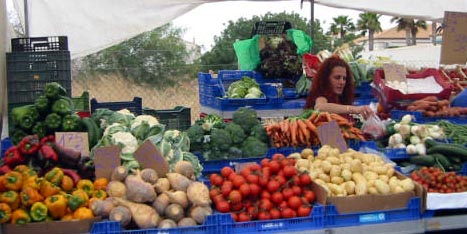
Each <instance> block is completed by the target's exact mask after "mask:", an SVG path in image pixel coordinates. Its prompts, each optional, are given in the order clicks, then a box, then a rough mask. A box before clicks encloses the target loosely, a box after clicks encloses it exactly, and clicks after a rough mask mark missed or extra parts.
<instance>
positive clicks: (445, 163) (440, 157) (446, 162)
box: [431, 153, 451, 168]
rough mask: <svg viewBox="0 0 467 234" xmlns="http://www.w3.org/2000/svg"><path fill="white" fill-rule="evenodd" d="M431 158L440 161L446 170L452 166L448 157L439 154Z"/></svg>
mask: <svg viewBox="0 0 467 234" xmlns="http://www.w3.org/2000/svg"><path fill="white" fill-rule="evenodd" d="M431 156H433V158H434V159H435V161H438V162H439V163H440V164H441V165H442V166H443V167H444V168H448V167H450V166H451V163H450V162H449V159H448V158H447V157H446V156H444V155H442V154H439V153H436V154H432V155H431Z"/></svg>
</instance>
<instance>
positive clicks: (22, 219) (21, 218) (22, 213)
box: [11, 209, 31, 224]
mask: <svg viewBox="0 0 467 234" xmlns="http://www.w3.org/2000/svg"><path fill="white" fill-rule="evenodd" d="M29 222H31V217H29V214H28V212H27V211H26V210H24V209H17V210H15V211H13V213H12V214H11V223H12V224H27V223H29Z"/></svg>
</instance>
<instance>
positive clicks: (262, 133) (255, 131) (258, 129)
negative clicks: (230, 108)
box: [250, 124, 269, 143]
mask: <svg viewBox="0 0 467 234" xmlns="http://www.w3.org/2000/svg"><path fill="white" fill-rule="evenodd" d="M250 136H252V137H255V138H257V139H258V140H260V141H262V142H264V143H268V140H269V137H268V134H267V133H266V129H264V126H263V125H262V124H258V125H255V126H254V127H253V128H252V129H251V132H250Z"/></svg>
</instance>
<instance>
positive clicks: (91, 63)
mask: <svg viewBox="0 0 467 234" xmlns="http://www.w3.org/2000/svg"><path fill="white" fill-rule="evenodd" d="M182 32H183V31H182V29H180V28H176V27H173V26H172V24H166V25H163V26H161V27H159V28H156V29H154V30H152V31H149V32H145V33H142V34H140V35H138V36H136V37H134V38H131V39H129V40H127V41H124V42H122V43H120V44H117V45H115V46H112V47H110V48H107V49H104V50H102V51H100V52H98V53H95V54H92V55H88V56H86V57H85V58H84V59H83V67H84V68H83V69H81V70H80V71H81V74H78V75H84V74H86V73H100V74H109V73H110V74H112V73H114V74H121V75H122V76H123V77H125V78H126V79H130V80H133V81H134V82H136V83H145V84H151V85H153V86H154V87H156V88H163V87H167V86H173V85H175V84H177V78H175V77H181V76H183V75H184V74H187V72H188V71H189V70H188V66H187V65H186V63H185V61H186V58H187V56H188V52H187V49H186V47H185V44H184V42H183V40H182V39H181V35H182Z"/></svg>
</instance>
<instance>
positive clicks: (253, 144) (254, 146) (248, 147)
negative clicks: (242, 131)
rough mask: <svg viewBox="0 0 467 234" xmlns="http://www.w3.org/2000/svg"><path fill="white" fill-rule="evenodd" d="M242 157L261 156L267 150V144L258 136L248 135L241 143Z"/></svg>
mask: <svg viewBox="0 0 467 234" xmlns="http://www.w3.org/2000/svg"><path fill="white" fill-rule="evenodd" d="M242 152H243V157H245V158H248V157H261V156H265V155H266V153H267V152H268V145H267V144H266V143H264V142H262V141H260V140H259V139H258V138H255V137H251V136H250V137H248V138H247V139H246V140H245V141H244V142H243V144H242Z"/></svg>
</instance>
